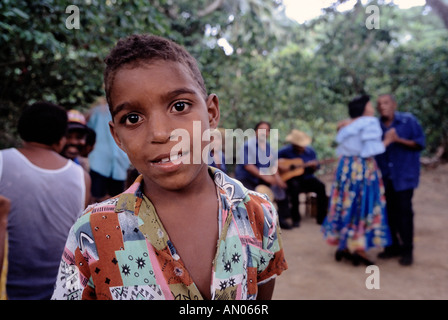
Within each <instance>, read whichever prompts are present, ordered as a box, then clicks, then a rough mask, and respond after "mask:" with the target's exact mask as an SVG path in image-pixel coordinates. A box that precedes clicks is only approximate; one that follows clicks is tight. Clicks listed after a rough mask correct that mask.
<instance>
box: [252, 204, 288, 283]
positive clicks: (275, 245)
mask: <svg viewBox="0 0 448 320" xmlns="http://www.w3.org/2000/svg"><path fill="white" fill-rule="evenodd" d="M251 202H252V204H251V206H253V209H255V210H251V209H250V208H248V212H251V211H254V214H255V221H256V223H255V226H256V227H255V228H256V230H254V231H255V234H258V238H259V240H260V241H261V247H260V248H259V250H258V252H253V253H254V254H255V255H257V256H258V258H257V260H258V265H257V283H258V284H259V285H260V284H263V283H266V282H268V281H270V280H271V279H273V278H275V277H276V276H278V275H280V274H281V273H282V272H283V271H285V270H287V269H288V264H287V262H286V259H285V254H284V251H283V244H282V240H281V235H280V228H279V222H278V213H277V210H276V209H275V207H274V205H273V204H272V203H271V202H270V201H269V200H266V199H264V198H259V197H252V199H251Z"/></svg>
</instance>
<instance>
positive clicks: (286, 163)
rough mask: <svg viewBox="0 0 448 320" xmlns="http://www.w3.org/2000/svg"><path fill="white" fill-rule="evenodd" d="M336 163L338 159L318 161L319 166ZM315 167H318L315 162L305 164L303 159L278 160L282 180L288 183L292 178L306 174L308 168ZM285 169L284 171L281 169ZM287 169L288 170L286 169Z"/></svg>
mask: <svg viewBox="0 0 448 320" xmlns="http://www.w3.org/2000/svg"><path fill="white" fill-rule="evenodd" d="M333 161H336V159H326V160H321V161H318V162H317V163H318V164H325V163H330V162H333ZM313 165H316V162H315V161H309V162H306V163H305V162H304V161H303V160H302V159H301V158H295V159H284V158H281V159H278V166H279V170H280V178H282V180H283V181H285V182H286V181H288V180H289V179H291V178H294V177H298V176H301V175H302V174H304V173H305V169H306V168H308V167H311V166H313ZM281 168H283V170H282V169H281ZM285 168H287V169H285Z"/></svg>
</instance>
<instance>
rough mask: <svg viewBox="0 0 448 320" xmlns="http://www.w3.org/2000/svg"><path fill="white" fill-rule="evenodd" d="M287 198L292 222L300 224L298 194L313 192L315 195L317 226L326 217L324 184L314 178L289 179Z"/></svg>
mask: <svg viewBox="0 0 448 320" xmlns="http://www.w3.org/2000/svg"><path fill="white" fill-rule="evenodd" d="M286 183H287V184H288V191H287V193H288V198H289V202H290V205H291V209H290V212H291V218H292V220H293V222H300V218H301V217H300V212H299V193H302V192H314V193H316V195H317V217H316V221H317V223H318V224H322V222H323V221H324V219H325V216H326V215H327V209H328V196H327V193H326V190H325V184H324V183H323V182H322V181H320V180H319V179H317V178H316V177H307V178H304V177H294V178H291V179H289V180H288V181H287V182H286Z"/></svg>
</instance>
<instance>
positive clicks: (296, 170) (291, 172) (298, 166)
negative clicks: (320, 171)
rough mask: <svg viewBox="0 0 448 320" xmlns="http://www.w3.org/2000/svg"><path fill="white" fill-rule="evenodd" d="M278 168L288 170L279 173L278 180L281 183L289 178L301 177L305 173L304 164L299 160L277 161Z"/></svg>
mask: <svg viewBox="0 0 448 320" xmlns="http://www.w3.org/2000/svg"><path fill="white" fill-rule="evenodd" d="M278 165H279V168H288V169H287V170H286V171H284V172H281V171H282V170H280V178H282V180H283V181H288V180H289V179H291V178H294V177H298V176H301V175H302V174H303V173H304V172H305V163H304V162H303V160H302V159H301V158H295V159H279V160H278Z"/></svg>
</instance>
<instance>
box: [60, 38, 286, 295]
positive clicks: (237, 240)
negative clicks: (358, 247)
mask: <svg viewBox="0 0 448 320" xmlns="http://www.w3.org/2000/svg"><path fill="white" fill-rule="evenodd" d="M105 62H106V65H107V66H106V70H105V74H104V82H105V91H106V97H107V101H108V104H109V108H110V111H111V114H112V121H111V122H110V129H111V133H112V135H113V137H114V139H115V141H116V143H117V145H118V146H119V147H120V148H121V149H122V150H123V151H125V152H126V154H127V155H128V157H129V160H130V161H131V163H132V165H133V166H134V167H135V168H136V169H137V170H138V172H140V173H141V175H140V176H139V177H138V178H137V180H136V181H135V182H134V184H133V185H132V186H131V187H130V188H129V189H128V190H127V191H125V192H124V193H122V194H121V195H118V196H116V197H114V198H112V199H109V200H106V201H104V202H102V203H100V204H96V205H93V206H90V207H89V208H87V209H86V212H85V214H84V215H83V216H82V217H81V218H80V219H79V220H78V222H77V223H76V224H75V225H74V226H73V228H72V230H71V232H70V234H69V238H68V240H67V246H66V250H65V252H64V255H63V258H62V262H61V268H60V274H59V276H58V279H57V283H56V288H55V292H54V295H53V298H54V299H203V298H205V299H255V298H259V299H270V298H271V296H272V292H273V289H274V278H275V276H276V275H279V274H281V273H282V271H283V270H286V268H287V264H286V261H285V259H284V254H283V249H282V247H281V239H280V237H279V229H278V227H277V213H276V211H275V209H274V207H273V205H272V204H271V203H270V202H269V201H268V200H267V198H265V197H264V196H262V195H260V194H258V193H254V192H252V191H249V190H247V189H245V188H244V187H243V186H242V185H241V184H240V183H239V182H237V181H235V180H233V179H231V178H229V177H228V176H227V175H225V174H224V173H223V172H222V171H220V170H218V169H216V168H210V167H208V166H207V164H206V163H205V162H204V161H200V162H199V163H198V161H197V159H194V158H193V155H194V152H193V151H194V148H193V144H194V142H193V141H191V142H190V144H189V146H188V147H189V149H188V150H184V149H185V148H184V149H183V150H181V151H182V152H176V153H175V154H172V152H171V150H173V147H174V146H175V145H176V144H177V143H178V142H177V140H176V137H175V136H174V134H173V132H175V129H184V130H186V131H187V132H189V133H190V137H192V136H193V130H194V127H193V122H195V123H196V124H197V123H199V124H200V128H201V130H202V133H203V132H204V131H205V130H207V129H214V128H216V127H217V125H218V121H219V106H218V98H217V96H216V95H214V94H210V95H208V96H207V94H206V89H205V85H204V82H203V79H202V75H201V73H200V71H199V69H198V66H197V63H196V61H195V60H194V58H193V57H191V55H190V54H189V53H188V52H186V51H185V49H183V48H182V47H180V46H179V45H177V44H175V43H173V42H171V41H169V40H166V39H164V38H160V37H156V36H149V35H133V36H130V37H128V38H126V39H122V40H120V41H119V42H118V43H117V46H116V47H115V48H114V49H113V50H112V51H111V53H110V54H109V56H108V57H107V58H106V60H105ZM201 137H202V135H201ZM196 143H197V141H196ZM206 146H207V141H201V150H203V148H204V147H206ZM195 160H196V161H195ZM190 163H191V164H190ZM198 253H199V254H198Z"/></svg>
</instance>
